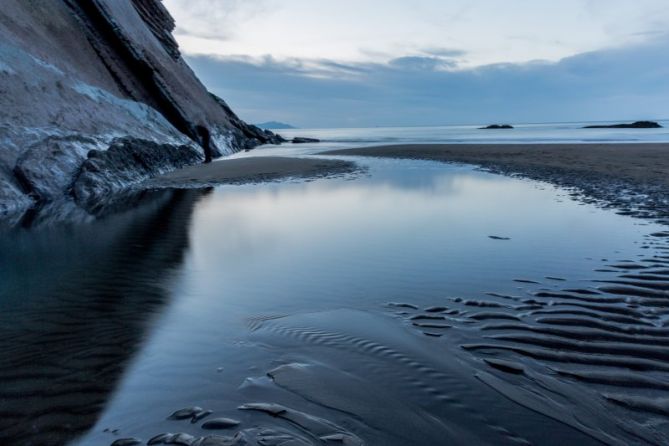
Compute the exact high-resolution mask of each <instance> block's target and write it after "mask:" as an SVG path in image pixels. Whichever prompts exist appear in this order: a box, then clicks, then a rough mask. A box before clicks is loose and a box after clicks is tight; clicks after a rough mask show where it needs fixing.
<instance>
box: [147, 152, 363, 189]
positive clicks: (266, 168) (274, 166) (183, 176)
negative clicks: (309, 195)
mask: <svg viewBox="0 0 669 446" xmlns="http://www.w3.org/2000/svg"><path fill="white" fill-rule="evenodd" d="M355 170H356V166H355V164H354V163H352V162H349V161H341V160H328V159H315V158H292V157H290V158H289V157H278V156H271V157H270V156H266V157H265V156H263V157H251V158H233V159H225V158H224V159H221V160H218V161H215V162H213V163H207V164H197V165H194V166H188V167H185V168H183V169H178V170H175V171H172V172H169V173H165V174H163V175H160V176H157V177H155V178H152V179H150V180H149V181H146V182H145V183H144V184H143V186H144V187H145V188H176V187H178V188H187V189H188V188H198V187H203V186H214V185H217V184H243V183H260V182H266V181H277V180H285V179H289V178H301V179H305V178H321V177H325V176H330V175H340V174H346V173H351V172H353V171H355Z"/></svg>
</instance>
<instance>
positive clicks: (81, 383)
mask: <svg viewBox="0 0 669 446" xmlns="http://www.w3.org/2000/svg"><path fill="white" fill-rule="evenodd" d="M201 195H202V192H197V191H165V192H163V193H161V194H159V195H158V196H156V197H153V199H152V200H151V202H150V203H145V204H144V205H142V206H141V207H139V208H137V209H134V210H131V211H127V212H125V213H123V214H121V215H116V216H113V217H109V218H106V219H104V220H100V221H97V222H95V223H92V224H88V225H78V226H70V227H66V228H65V227H59V228H51V229H44V228H43V229H39V230H37V231H30V232H28V231H24V230H15V231H12V232H10V233H5V234H2V235H0V308H1V310H2V311H1V312H0V357H2V362H1V363H0V382H1V383H2V385H1V386H0V444H3V445H9V444H20V445H60V444H65V443H66V442H67V441H69V440H71V439H72V438H74V437H76V436H77V435H79V434H81V433H83V432H85V431H86V430H87V429H89V428H90V427H91V426H92V425H93V424H94V423H95V422H96V420H97V418H98V417H99V414H100V412H101V411H102V409H103V408H104V406H105V404H106V402H107V401H108V399H109V398H110V397H111V395H112V394H113V392H114V389H115V386H116V385H117V383H118V381H119V379H120V378H121V377H122V375H123V372H124V368H125V366H126V365H127V364H128V362H129V361H130V360H131V359H132V357H133V354H134V353H135V352H136V351H137V349H138V347H139V346H140V345H141V343H142V340H143V338H144V336H145V332H146V331H147V329H148V327H149V323H150V321H151V320H152V318H153V317H154V316H155V315H156V314H157V313H159V312H160V311H161V309H162V308H163V306H164V305H165V304H166V302H167V300H168V299H169V294H168V293H167V292H166V289H167V286H165V285H166V283H168V282H169V281H170V280H171V278H172V277H173V276H174V275H175V274H176V273H177V272H178V270H179V268H180V266H181V264H182V261H183V258H184V255H185V253H186V251H187V249H188V229H189V224H190V218H191V214H192V210H193V207H194V204H195V203H196V201H197V200H198V198H199V197H200V196H201ZM36 232H37V233H36Z"/></svg>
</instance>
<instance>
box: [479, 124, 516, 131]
mask: <svg viewBox="0 0 669 446" xmlns="http://www.w3.org/2000/svg"><path fill="white" fill-rule="evenodd" d="M512 128H513V126H512V125H509V124H491V125H488V126H485V127H479V130H509V129H512Z"/></svg>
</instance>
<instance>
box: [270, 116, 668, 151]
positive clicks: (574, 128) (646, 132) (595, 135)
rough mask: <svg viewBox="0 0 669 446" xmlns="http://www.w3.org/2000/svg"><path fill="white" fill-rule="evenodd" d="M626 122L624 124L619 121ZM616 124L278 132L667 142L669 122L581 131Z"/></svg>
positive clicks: (362, 141)
mask: <svg viewBox="0 0 669 446" xmlns="http://www.w3.org/2000/svg"><path fill="white" fill-rule="evenodd" d="M619 122H627V121H619ZM619 122H618V121H617V122H608V121H607V122H567V123H547V124H513V126H514V128H513V129H504V130H481V129H480V128H479V127H480V126H478V125H459V126H458V125H451V126H441V127H373V128H343V129H290V130H277V132H278V133H279V134H281V135H282V136H284V137H286V138H292V137H294V136H306V137H312V138H318V139H320V140H322V141H323V142H325V143H333V144H351V143H352V144H356V145H357V146H360V145H366V144H402V143H476V144H485V143H491V144H494V143H508V144H510V143H546V144H549V143H566V142H577V143H606V142H611V143H616V142H618V143H619V142H627V143H634V142H639V143H643V142H668V141H669V120H661V121H655V122H658V123H659V124H660V125H661V126H662V127H663V128H659V129H584V128H583V127H584V126H587V125H593V124H595V125H602V124H617V123H619Z"/></svg>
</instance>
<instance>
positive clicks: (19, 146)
mask: <svg viewBox="0 0 669 446" xmlns="http://www.w3.org/2000/svg"><path fill="white" fill-rule="evenodd" d="M174 27H175V24H174V20H173V19H172V17H171V16H170V14H169V12H168V11H167V10H166V9H165V7H164V6H163V4H162V2H161V0H35V1H30V2H26V1H24V0H3V2H2V8H0V215H2V214H6V213H16V212H22V211H24V210H26V209H28V208H30V207H33V206H34V205H35V204H41V203H52V202H57V201H67V202H74V203H76V204H77V205H82V204H83V205H84V207H86V206H85V204H86V203H88V202H91V201H95V200H96V199H97V198H98V197H102V196H106V195H109V194H110V193H113V192H116V191H119V190H121V189H124V188H127V187H129V186H131V185H132V184H134V183H137V182H140V181H142V180H144V179H146V178H147V177H149V176H152V175H155V174H157V173H162V172H166V171H170V170H173V169H175V168H178V167H180V166H183V165H187V164H192V163H195V162H200V161H201V160H202V159H204V154H203V149H202V147H200V145H201V144H202V141H201V140H202V130H201V129H202V128H204V129H206V131H207V132H208V135H209V136H210V141H211V143H212V144H211V147H212V151H213V152H214V153H213V155H214V156H220V155H224V154H230V153H233V152H236V151H239V150H243V149H249V148H253V147H255V146H257V145H259V144H265V143H279V142H282V141H283V139H282V138H281V137H280V136H278V135H275V134H273V133H272V132H270V131H266V130H262V129H259V128H258V127H255V126H253V125H249V124H246V123H245V122H243V121H242V120H241V119H239V118H238V117H237V116H236V115H235V113H234V112H233V111H232V110H231V109H230V107H228V105H227V104H226V103H225V102H224V101H223V100H222V99H221V98H218V97H216V96H215V95H213V94H211V93H209V92H208V91H207V89H206V88H205V87H204V86H203V85H202V83H201V82H200V81H199V80H198V79H197V77H196V76H195V74H194V73H193V72H192V71H191V69H190V68H189V67H188V65H187V64H186V62H185V61H184V60H183V58H182V57H181V54H180V52H179V48H178V45H177V43H176V41H175V40H174V38H173V37H172V31H173V29H174ZM198 129H200V130H198Z"/></svg>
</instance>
